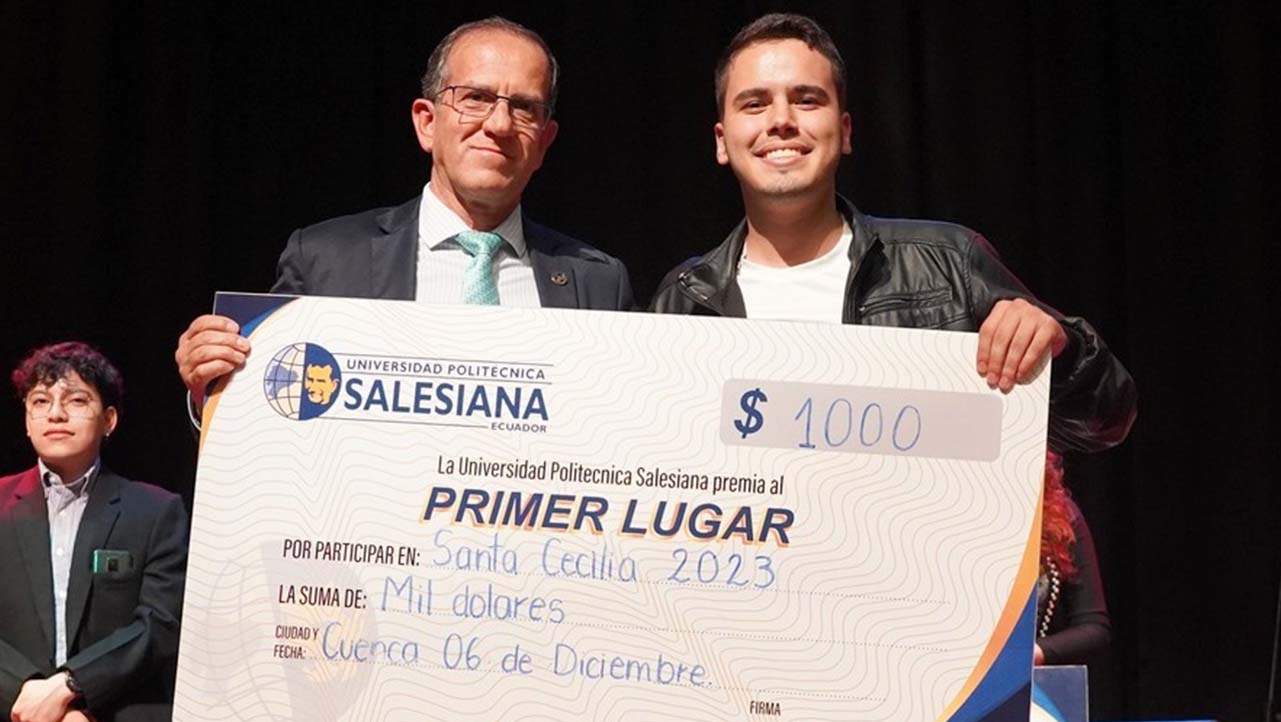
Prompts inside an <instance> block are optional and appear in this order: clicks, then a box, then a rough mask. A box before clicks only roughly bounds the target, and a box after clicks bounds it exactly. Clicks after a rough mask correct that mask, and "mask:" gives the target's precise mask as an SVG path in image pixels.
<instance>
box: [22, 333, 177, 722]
mask: <svg viewBox="0 0 1281 722" xmlns="http://www.w3.org/2000/svg"><path fill="white" fill-rule="evenodd" d="M13 383H14V388H15V389H16V390H17V392H18V397H19V398H20V399H21V400H22V403H23V406H24V407H25V409H26V419H27V436H28V437H30V439H31V446H32V447H33V448H34V449H35V452H36V465H35V466H34V467H32V468H30V469H28V470H27V471H24V472H23V473H21V474H17V475H14V476H9V477H5V478H2V479H0V540H3V541H0V548H2V549H4V550H5V551H4V553H0V579H2V580H4V584H3V585H0V609H3V610H4V613H3V614H0V709H3V710H4V712H5V715H6V717H5V719H12V720H14V721H15V722H57V721H58V720H66V721H68V722H70V721H73V720H85V719H100V720H116V721H118V722H126V721H127V720H162V719H163V720H168V719H170V717H171V716H172V700H173V681H174V680H173V677H174V671H175V662H176V659H177V655H178V617H179V614H180V613H181V610H182V590H183V582H184V578H185V576H184V575H185V567H186V562H187V512H186V510H185V509H184V508H183V505H182V500H181V499H180V498H179V497H178V496H176V495H174V494H171V493H169V492H167V491H164V490H162V489H159V488H157V487H154V486H151V485H148V484H142V483H138V482H135V481H129V480H128V479H125V478H123V477H120V476H118V475H116V474H114V473H112V472H111V470H109V469H107V468H106V467H105V466H103V464H102V460H101V458H100V456H99V452H100V451H101V448H102V444H103V441H105V440H106V438H107V437H108V436H110V435H111V433H112V432H113V431H115V429H116V426H117V424H119V422H120V411H119V409H120V400H121V396H122V394H123V384H122V382H121V379H120V373H119V372H118V371H117V370H116V369H115V367H113V366H112V365H111V362H109V361H108V360H107V359H106V358H105V357H103V356H102V354H100V353H98V352H97V351H96V350H94V349H93V348H90V347H89V346H87V345H85V344H82V343H75V342H71V343H61V344H57V345H54V346H46V347H44V348H41V349H37V350H36V351H34V352H33V353H32V354H31V355H30V356H29V357H28V358H27V359H26V360H25V361H23V362H22V364H21V365H20V366H18V368H17V369H16V370H15V371H14V372H13Z"/></svg>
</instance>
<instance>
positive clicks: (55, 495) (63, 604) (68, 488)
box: [37, 459, 99, 667]
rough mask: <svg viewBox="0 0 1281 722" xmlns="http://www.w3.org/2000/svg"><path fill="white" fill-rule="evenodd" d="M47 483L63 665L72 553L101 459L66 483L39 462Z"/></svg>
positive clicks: (57, 652) (57, 658)
mask: <svg viewBox="0 0 1281 722" xmlns="http://www.w3.org/2000/svg"><path fill="white" fill-rule="evenodd" d="M37 464H38V465H39V467H40V480H41V481H42V482H44V483H43V486H44V499H45V507H46V509H47V510H48V512H49V561H50V566H51V569H50V571H52V572H53V619H54V622H53V627H54V630H55V634H54V636H55V637H56V642H55V644H56V648H55V649H54V662H55V663H56V664H57V665H58V666H59V667H60V666H62V665H63V664H65V663H66V661H67V586H68V584H69V582H70V581H71V554H72V552H73V551H75V548H76V534H77V533H78V532H79V531H80V520H81V519H83V518H84V515H85V507H86V506H87V505H88V504H89V490H90V488H91V487H92V486H93V482H94V480H95V479H97V478H98V467H99V463H98V461H97V460H95V461H94V462H93V466H91V467H89V471H86V472H85V473H84V476H81V477H80V478H79V479H76V480H75V481H73V482H71V483H70V484H64V483H63V482H62V477H60V476H58V475H57V474H56V473H55V472H53V471H52V470H50V469H49V467H47V466H45V463H44V460H43V459H41V460H39V461H38V462H37Z"/></svg>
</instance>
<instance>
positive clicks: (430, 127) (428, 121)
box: [410, 98, 436, 153]
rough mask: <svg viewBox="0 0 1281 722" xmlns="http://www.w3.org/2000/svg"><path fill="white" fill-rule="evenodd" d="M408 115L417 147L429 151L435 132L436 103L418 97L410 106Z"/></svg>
mask: <svg viewBox="0 0 1281 722" xmlns="http://www.w3.org/2000/svg"><path fill="white" fill-rule="evenodd" d="M410 117H411V119H412V120H413V123H414V135H416V136H418V147H420V148H422V149H423V150H424V151H426V152H428V153H430V152H431V146H432V140H433V138H434V137H435V133H436V104H435V103H433V102H432V101H430V100H427V99H426V98H418V99H417V100H415V101H414V103H413V105H411V106H410Z"/></svg>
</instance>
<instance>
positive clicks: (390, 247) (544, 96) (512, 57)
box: [174, 17, 633, 399]
mask: <svg viewBox="0 0 1281 722" xmlns="http://www.w3.org/2000/svg"><path fill="white" fill-rule="evenodd" d="M427 65H428V67H427V71H426V73H425V74H424V76H423V79H422V97H421V98H418V99H417V100H415V101H413V104H412V106H411V115H412V119H413V126H414V132H415V134H416V135H417V137H418V144H419V145H420V146H421V147H422V149H423V150H425V151H427V152H428V153H430V154H431V159H432V161H431V180H430V181H429V182H428V184H427V186H426V187H425V188H424V189H423V194H422V196H420V197H419V198H415V199H413V200H411V201H409V202H408V203H405V204H403V205H401V206H397V207H394V208H381V209H376V210H372V211H367V212H365V213H360V214H357V215H353V216H345V217H342V218H335V219H332V220H329V221H325V222H323V223H319V224H317V225H314V226H311V227H309V228H303V229H300V230H297V231H295V232H294V234H293V235H292V236H291V237H290V238H289V242H288V244H287V245H286V246H285V250H284V252H283V253H282V254H281V256H280V262H279V264H278V266H277V276H276V283H275V285H274V286H273V287H272V291H273V292H277V293H296V294H307V295H320V296H350V297H360V298H387V299H402V300H417V301H420V302H423V303H444V304H449V303H473V304H489V305H494V304H500V305H504V306H531V307H532V306H545V307H557V308H591V309H603V310H626V309H629V308H631V306H632V303H633V301H632V290H631V284H630V282H629V280H628V277H627V271H626V269H625V268H624V267H623V264H622V263H620V262H619V261H618V260H617V259H615V258H613V257H611V256H609V255H606V254H605V253H602V252H601V251H599V250H597V249H595V248H592V247H591V246H588V245H586V244H584V243H581V242H579V241H576V240H574V239H572V238H569V237H568V236H565V235H562V234H560V233H557V232H556V231H553V230H551V229H549V228H546V227H544V226H540V225H538V224H536V223H533V222H532V221H530V220H529V219H528V218H526V217H525V216H524V214H523V213H522V212H521V207H520V199H521V194H522V193H523V192H524V190H525V185H526V184H527V183H529V179H530V177H531V176H532V175H533V173H534V171H536V170H538V168H539V166H540V165H542V162H543V158H544V156H545V155H546V153H547V149H548V148H549V147H550V146H551V144H552V141H553V140H555V139H556V132H557V124H556V121H555V119H554V118H553V111H554V109H555V104H556V88H557V76H558V74H559V70H558V66H557V63H556V58H555V57H554V56H553V55H552V52H551V50H550V49H549V48H548V47H547V44H546V43H545V42H544V41H543V39H542V38H541V37H540V36H539V35H538V34H537V33H535V32H533V31H532V30H529V29H528V28H525V27H523V26H521V25H518V24H516V23H513V22H511V21H508V20H504V19H502V18H496V17H495V18H489V19H486V20H480V21H477V22H472V23H467V24H465V25H462V26H460V27H458V28H456V29H455V30H454V31H453V32H451V33H449V35H447V36H445V38H444V39H443V40H442V41H441V42H440V44H439V45H437V46H436V49H435V50H434V51H433V52H432V54H431V57H430V58H429V60H428V64H427ZM238 330H239V329H238V328H237V326H236V324H235V323H234V322H233V321H231V320H230V319H228V318H223V317H220V316H213V315H206V316H201V317H199V318H197V319H196V320H195V321H193V322H192V323H191V325H190V326H189V327H188V328H187V330H186V331H185V332H184V333H183V334H182V336H181V337H180V338H179V340H178V349H177V351H176V353H175V354H174V356H175V359H176V361H177V363H178V370H179V373H180V374H181V375H182V378H183V381H184V382H185V383H186V385H187V387H188V388H189V389H190V390H191V391H192V394H193V396H194V397H196V398H197V399H198V398H199V397H200V395H201V394H202V392H203V390H204V388H205V386H206V385H207V384H208V383H209V382H210V381H212V380H213V379H215V378H217V377H219V376H221V375H223V374H226V373H228V372H230V371H232V370H234V369H236V368H238V367H239V366H240V365H241V364H243V363H244V361H245V355H246V354H247V353H248V352H249V343H248V341H247V340H246V339H244V338H242V337H240V336H239V335H238V334H237V331H238Z"/></svg>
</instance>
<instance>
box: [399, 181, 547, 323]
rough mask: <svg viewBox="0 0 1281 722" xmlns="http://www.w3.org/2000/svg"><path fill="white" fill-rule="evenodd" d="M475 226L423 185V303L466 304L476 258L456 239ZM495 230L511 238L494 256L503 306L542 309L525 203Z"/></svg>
mask: <svg viewBox="0 0 1281 722" xmlns="http://www.w3.org/2000/svg"><path fill="white" fill-rule="evenodd" d="M469 230H474V229H472V228H470V227H469V226H468V225H467V224H466V223H465V222H463V219H461V218H459V217H458V214H456V213H454V212H453V211H452V210H450V209H449V208H448V207H447V206H446V205H445V204H444V203H442V202H441V200H440V199H439V198H437V197H436V194H435V193H433V192H432V190H431V183H428V184H427V185H426V187H424V188H423V199H422V203H421V204H420V205H419V206H418V292H417V295H416V300H417V301H418V302H419V303H432V304H460V303H462V302H463V269H465V268H466V267H467V262H468V261H469V260H471V256H470V255H468V253H467V251H464V250H463V248H462V246H460V245H458V242H457V241H454V240H453V237H454V236H456V235H458V234H459V233H461V232H463V231H469ZM493 232H494V233H497V234H498V235H500V236H502V237H503V240H504V241H506V243H504V244H503V245H502V246H501V247H500V248H499V249H498V251H497V252H496V253H495V254H494V283H495V285H497V286H498V304H499V305H500V306H517V307H525V308H538V307H539V306H541V305H542V303H541V301H540V300H539V298H538V285H537V284H536V283H535V282H534V266H533V263H532V262H531V261H530V258H529V249H528V248H527V247H526V246H525V225H524V223H523V222H522V221H521V216H520V206H519V205H518V206H516V210H514V211H512V212H511V214H510V215H509V216H507V218H506V219H504V220H503V222H502V223H500V224H499V225H498V227H497V228H495V229H494V230H493Z"/></svg>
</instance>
